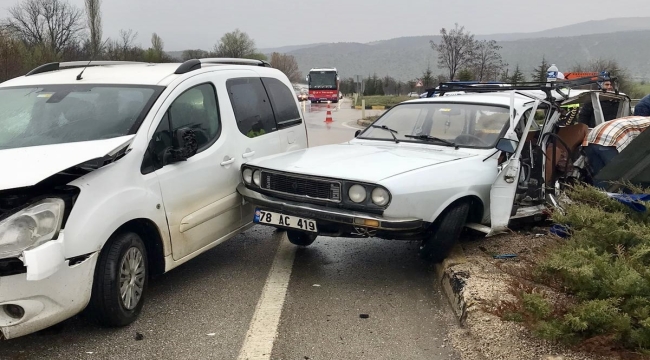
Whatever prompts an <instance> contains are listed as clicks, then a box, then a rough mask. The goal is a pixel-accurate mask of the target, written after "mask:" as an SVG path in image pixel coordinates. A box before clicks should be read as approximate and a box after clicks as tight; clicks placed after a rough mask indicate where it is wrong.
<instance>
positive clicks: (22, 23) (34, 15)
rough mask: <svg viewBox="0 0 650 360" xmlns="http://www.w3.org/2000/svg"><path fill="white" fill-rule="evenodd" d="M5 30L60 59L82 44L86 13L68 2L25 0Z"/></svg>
mask: <svg viewBox="0 0 650 360" xmlns="http://www.w3.org/2000/svg"><path fill="white" fill-rule="evenodd" d="M9 14H10V15H11V17H10V18H8V19H7V20H6V21H5V22H4V24H3V25H4V26H3V27H4V28H5V29H6V30H7V31H9V33H10V34H11V35H13V36H15V37H17V38H18V39H20V40H22V41H24V42H25V43H26V44H27V45H29V46H34V47H35V46H43V47H46V48H47V49H48V50H49V51H51V52H52V53H53V54H55V55H56V56H60V55H61V53H62V52H63V49H64V48H66V47H67V46H70V45H71V44H74V43H75V42H77V41H78V40H79V36H80V33H81V31H82V30H83V20H82V18H83V15H82V11H81V10H79V9H78V8H76V7H75V6H73V5H70V4H69V3H68V2H66V1H65V0H25V1H23V2H22V3H20V4H19V5H16V6H14V7H12V8H10V9H9Z"/></svg>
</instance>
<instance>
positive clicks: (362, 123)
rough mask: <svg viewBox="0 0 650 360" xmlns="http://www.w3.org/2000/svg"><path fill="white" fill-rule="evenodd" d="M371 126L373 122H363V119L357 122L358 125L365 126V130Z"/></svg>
mask: <svg viewBox="0 0 650 360" xmlns="http://www.w3.org/2000/svg"><path fill="white" fill-rule="evenodd" d="M370 124H372V120H363V119H359V120H357V125H359V126H363V128H364V129H365V128H367V127H368V126H369V125H370Z"/></svg>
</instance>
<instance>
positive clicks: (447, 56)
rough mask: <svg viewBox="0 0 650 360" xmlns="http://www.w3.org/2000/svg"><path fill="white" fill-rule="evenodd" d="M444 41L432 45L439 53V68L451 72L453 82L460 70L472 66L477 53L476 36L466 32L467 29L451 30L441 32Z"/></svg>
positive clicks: (450, 76) (450, 77) (462, 27)
mask: <svg viewBox="0 0 650 360" xmlns="http://www.w3.org/2000/svg"><path fill="white" fill-rule="evenodd" d="M440 35H441V36H442V41H441V42H440V43H439V44H436V43H434V42H433V40H432V41H431V42H430V43H431V48H433V49H434V50H436V51H437V52H438V66H439V67H440V68H443V69H447V70H448V71H449V79H450V80H453V79H454V78H455V77H456V73H457V72H458V70H459V69H462V68H464V67H467V66H468V65H470V64H471V63H472V61H473V59H474V53H475V52H476V40H474V35H472V34H470V33H466V32H465V27H464V26H461V27H460V28H459V27H458V24H456V28H455V29H452V30H450V31H449V32H448V31H447V29H445V28H442V29H441V30H440Z"/></svg>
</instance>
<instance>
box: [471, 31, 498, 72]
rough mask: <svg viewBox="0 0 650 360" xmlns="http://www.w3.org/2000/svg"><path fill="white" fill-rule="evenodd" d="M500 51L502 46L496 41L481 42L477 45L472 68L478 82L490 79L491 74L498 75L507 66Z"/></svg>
mask: <svg viewBox="0 0 650 360" xmlns="http://www.w3.org/2000/svg"><path fill="white" fill-rule="evenodd" d="M499 50H501V46H500V45H498V44H497V42H496V41H494V40H490V41H488V40H481V41H479V42H477V43H476V48H475V51H474V54H473V64H472V67H473V68H474V75H475V76H476V78H477V80H478V81H483V80H485V79H486V78H489V76H490V74H496V73H498V71H499V70H500V69H501V68H503V67H504V66H505V64H504V63H503V59H502V58H501V54H500V53H499Z"/></svg>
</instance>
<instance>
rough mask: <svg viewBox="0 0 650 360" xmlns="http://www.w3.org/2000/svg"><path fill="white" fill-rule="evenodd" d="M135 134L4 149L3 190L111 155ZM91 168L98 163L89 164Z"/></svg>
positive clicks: (1, 158) (0, 181) (1, 156)
mask: <svg viewBox="0 0 650 360" xmlns="http://www.w3.org/2000/svg"><path fill="white" fill-rule="evenodd" d="M133 137H134V135H128V136H121V137H117V138H113V139H106V140H96V141H84V142H76V143H65V144H55V145H43V146H31V147H23V148H16V149H4V150H0V164H2V172H3V173H4V174H11V176H1V177H0V190H6V189H15V188H21V187H27V186H32V185H36V184H37V183H39V182H40V181H43V180H45V179H47V178H48V177H50V176H52V175H54V174H56V173H59V172H61V171H64V170H67V169H69V168H72V167H75V166H78V165H80V164H83V163H85V162H87V161H91V160H94V159H99V158H103V157H106V156H111V155H114V154H115V153H117V152H118V151H119V150H122V149H124V148H125V147H127V146H128V145H129V144H130V143H131V141H132V140H133ZM88 167H89V168H92V167H95V168H96V167H97V165H94V164H89V166H88Z"/></svg>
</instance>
